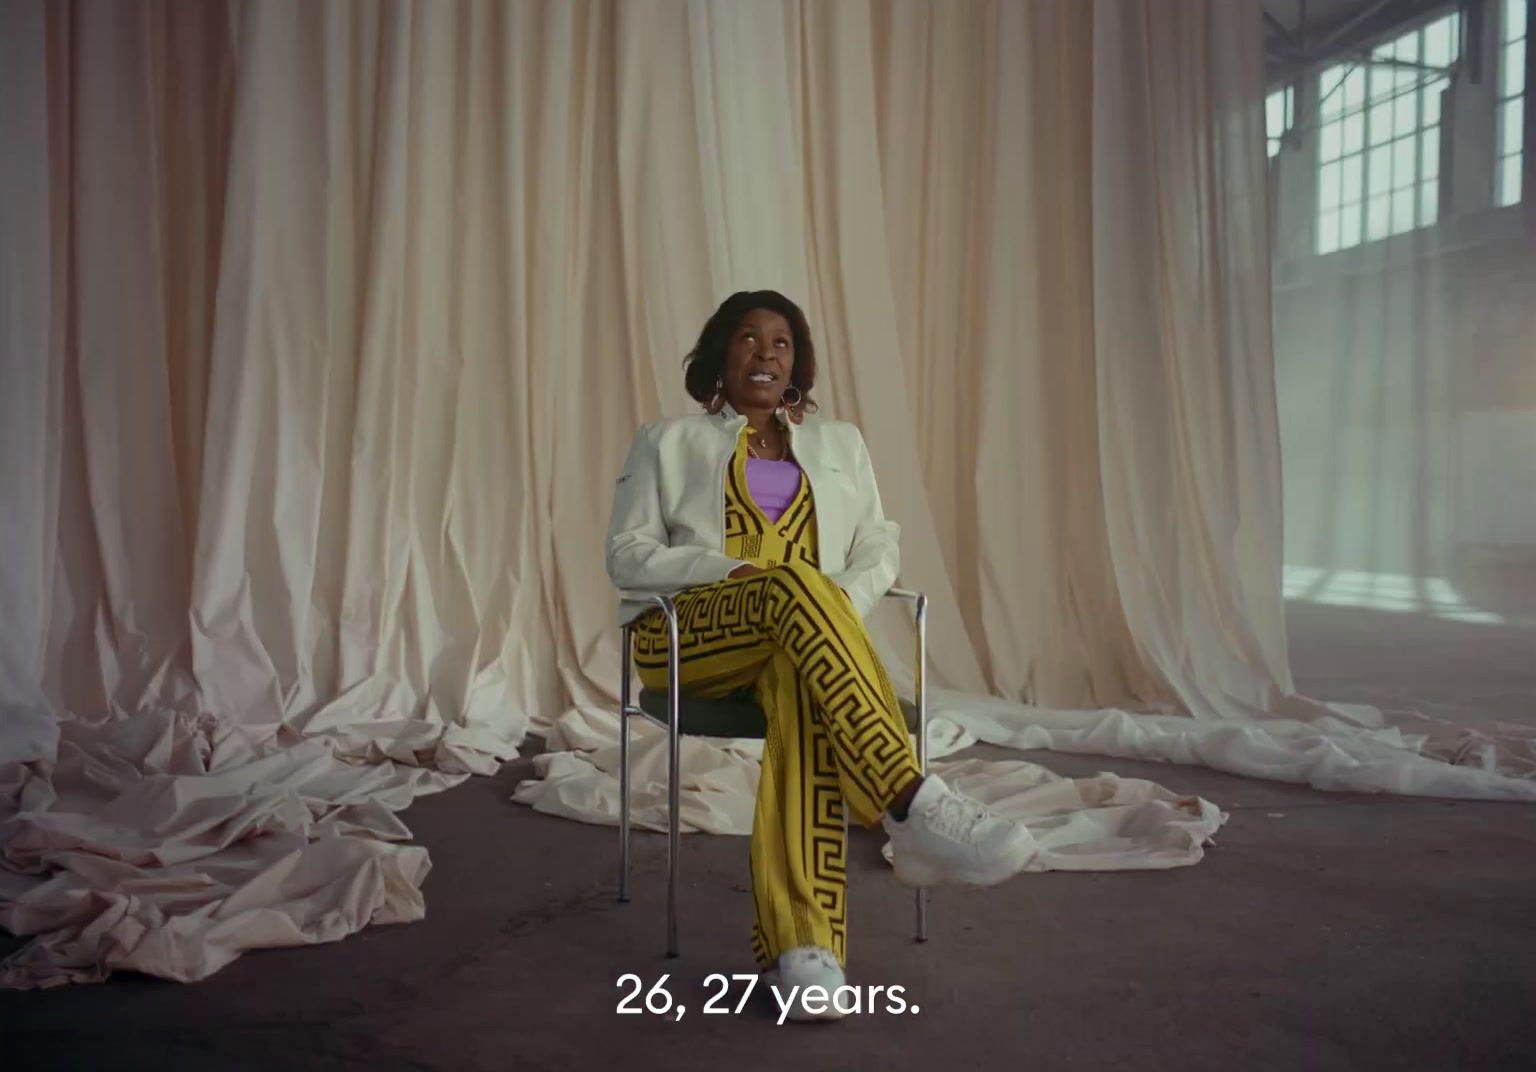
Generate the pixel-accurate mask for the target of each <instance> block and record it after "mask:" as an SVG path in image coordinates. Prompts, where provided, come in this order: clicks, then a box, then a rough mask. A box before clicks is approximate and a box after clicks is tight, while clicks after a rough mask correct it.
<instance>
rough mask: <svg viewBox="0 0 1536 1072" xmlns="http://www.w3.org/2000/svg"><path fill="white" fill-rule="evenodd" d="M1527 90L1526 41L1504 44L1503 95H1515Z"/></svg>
mask: <svg viewBox="0 0 1536 1072" xmlns="http://www.w3.org/2000/svg"><path fill="white" fill-rule="evenodd" d="M1524 91H1525V42H1524V41H1519V42H1516V43H1515V44H1513V45H1505V46H1504V92H1503V94H1502V95H1503V96H1506V97H1515V96H1519V95H1520V94H1521V93H1522V92H1524Z"/></svg>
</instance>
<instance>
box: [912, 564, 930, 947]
mask: <svg viewBox="0 0 1536 1072" xmlns="http://www.w3.org/2000/svg"><path fill="white" fill-rule="evenodd" d="M916 617H917V675H916V676H917V682H916V684H917V689H916V692H917V766H918V769H919V770H921V771H922V772H923V774H924V775H926V774H927V773H928V597H927V596H922V595H920V596H918V597H917V609H916ZM915 900H916V902H917V940H918V941H919V942H926V941H927V940H928V891H927V890H923V889H920V890H918V891H917V893H916V897H915Z"/></svg>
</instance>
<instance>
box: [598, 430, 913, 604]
mask: <svg viewBox="0 0 1536 1072" xmlns="http://www.w3.org/2000/svg"><path fill="white" fill-rule="evenodd" d="M746 423H747V418H746V417H744V416H742V415H740V414H738V413H736V412H735V411H734V410H732V409H731V408H730V407H729V406H726V407H725V408H724V409H723V410H722V411H721V412H720V413H718V414H713V415H711V414H707V413H700V414H696V415H693V416H688V417H674V418H671V419H667V420H660V421H656V422H654V423H652V424H648V425H646V426H645V427H643V428H641V429H640V431H639V432H638V433H637V434H636V435H635V442H634V445H633V446H632V447H630V450H629V457H628V458H627V459H626V460H625V462H624V471H623V473H622V474H621V475H620V476H619V479H618V483H617V485H616V486H615V488H614V495H613V517H612V520H611V521H610V523H609V525H608V556H607V559H608V576H609V577H610V578H611V579H612V581H613V583H614V585H615V586H616V587H618V588H619V589H620V591H621V596H622V597H623V601H622V602H621V609H620V619H621V621H628V620H630V619H632V618H634V617H635V616H636V615H638V614H640V613H643V612H644V611H645V610H647V609H649V607H648V605H646V604H644V603H637V602H635V600H636V598H637V597H640V598H643V597H644V596H647V595H652V594H660V595H671V594H673V593H675V592H678V591H680V590H682V589H684V588H691V587H694V586H696V585H702V584H711V583H713V582H715V581H719V580H723V579H724V578H725V576H726V575H727V574H729V573H730V572H731V570H733V569H735V568H736V567H737V566H740V565H741V564H742V560H740V559H735V558H731V557H729V556H728V555H726V554H725V471H726V467H727V466H728V465H729V464H730V461H731V459H732V457H734V455H735V453H736V441H737V439H738V437H739V436H740V434H741V429H742V427H743V426H744V425H745V424H746ZM785 426H786V427H787V428H788V429H789V439H790V445H791V449H792V451H793V453H794V458H795V460H796V461H797V462H799V463H800V468H801V469H802V470H804V472H805V475H806V478H807V479H808V480H809V481H810V485H811V492H812V494H813V495H814V496H815V501H816V528H817V532H818V535H819V542H818V547H817V554H818V556H819V559H820V563H821V571H822V572H823V573H825V574H826V575H827V576H828V577H830V578H831V579H832V580H833V581H835V582H836V583H837V584H838V585H839V586H840V587H842V588H843V589H844V590H845V591H846V592H847V593H848V596H849V598H850V599H851V600H852V602H853V605H854V607H855V608H856V609H857V610H858V612H859V614H860V615H861V616H862V615H867V614H868V613H869V612H870V610H871V609H872V608H873V607H874V606H875V604H876V603H878V602H879V601H880V599H881V597H882V596H883V595H884V594H885V591H886V589H888V588H890V587H891V585H892V584H894V583H895V581H896V572H897V569H898V567H899V565H900V549H899V546H898V545H899V540H900V535H901V528H900V526H898V525H897V524H896V522H894V521H887V520H886V518H885V514H884V512H883V511H882V509H881V506H880V492H879V490H878V489H877V488H876V486H875V474H874V469H873V467H872V466H871V465H870V461H869V449H868V448H867V447H866V446H865V445H864V437H863V436H862V435H861V434H860V433H859V430H858V428H856V427H855V426H854V425H851V424H848V423H846V422H843V421H829V420H820V419H818V418H817V417H816V416H815V415H810V416H807V417H806V418H805V422H804V423H803V424H800V425H795V424H790V423H788V422H786V425H785Z"/></svg>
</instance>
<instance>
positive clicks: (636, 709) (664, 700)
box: [619, 588, 928, 957]
mask: <svg viewBox="0 0 1536 1072" xmlns="http://www.w3.org/2000/svg"><path fill="white" fill-rule="evenodd" d="M885 597H886V598H887V599H900V600H903V601H907V602H910V603H911V604H912V610H913V617H914V619H915V621H916V624H917V671H916V674H917V679H916V689H915V692H916V703H915V704H913V705H908V704H906V703H905V702H903V704H902V707H903V713H904V714H906V715H907V718H908V723H909V725H911V724H912V723H913V722H914V721H915V723H916V724H915V726H912V728H913V729H915V731H916V734H917V763H918V766H919V767H920V768H921V769H922V772H923V773H924V774H927V773H928V672H927V671H928V597H927V596H925V595H923V594H922V593H920V592H913V591H910V590H908V589H905V588H892V589H891V590H890V591H888V592H886V593H885ZM644 602H645V603H649V604H651V605H654V606H657V607H660V608H661V611H662V613H663V614H664V615H665V616H666V619H667V641H668V644H667V651H668V653H669V659H668V661H667V691H666V692H664V693H658V692H652V691H650V690H648V689H642V690H641V692H640V697H639V699H640V703H639V704H638V705H636V704H633V703H631V702H630V669H631V663H630V660H631V658H632V654H631V646H630V630H631V627H632V624H633V623H629V624H625V625H623V626H621V627H620V635H621V647H622V649H623V656H622V660H623V661H622V666H621V673H620V679H619V680H620V684H619V901H620V902H621V903H622V902H627V901H628V900H629V830H630V821H629V720H630V719H631V718H636V717H638V718H647V719H650V720H651V721H652V722H654V723H656V724H657V725H658V726H661V727H662V728H663V729H665V730H666V731H667V956H669V957H675V956H677V955H678V942H677V887H678V883H677V878H678V864H679V856H680V849H681V847H682V820H681V816H680V814H679V807H680V802H681V798H680V796H679V788H680V784H679V783H680V779H679V768H680V767H681V763H682V740H683V738H682V735H683V734H684V733H693V734H700V735H704V736H714V737H762V736H763V735H764V733H765V732H766V726H767V718H766V716H765V715H764V714H763V711H762V709H761V708H760V707H758V706H757V704H756V702H755V701H754V700H753V699H752V698H751V696H750V694H747V695H746V696H743V695H741V694H736V695H733V696H727V697H724V698H723V699H718V700H706V699H700V698H695V697H688V696H684V695H682V694H681V692H680V690H679V689H678V665H677V647H678V639H677V608H676V606H675V605H674V604H673V602H672V600H671V599H669V598H668V597H666V596H651V597H648V598H647V599H645V600H644ZM754 713H755V722H754V720H753V714H754ZM754 730H755V732H754ZM846 822H847V820H846V818H845V819H844V823H845V825H846ZM926 893H927V891H926V890H917V891H916V892H915V894H914V899H915V902H916V911H917V933H916V938H917V940H918V941H919V942H926V941H927V940H928V899H927V896H926Z"/></svg>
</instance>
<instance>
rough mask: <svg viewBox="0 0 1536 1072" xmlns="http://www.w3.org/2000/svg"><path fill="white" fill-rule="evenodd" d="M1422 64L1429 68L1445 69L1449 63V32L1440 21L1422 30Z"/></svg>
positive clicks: (1442, 21) (1443, 22)
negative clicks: (1427, 65)
mask: <svg viewBox="0 0 1536 1072" xmlns="http://www.w3.org/2000/svg"><path fill="white" fill-rule="evenodd" d="M1424 62H1425V63H1427V64H1429V65H1430V66H1431V67H1447V66H1449V65H1450V62H1451V31H1450V27H1448V26H1447V25H1446V24H1445V20H1444V19H1442V20H1440V21H1439V22H1436V23H1431V24H1430V25H1429V26H1428V27H1426V28H1425V30H1424Z"/></svg>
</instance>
